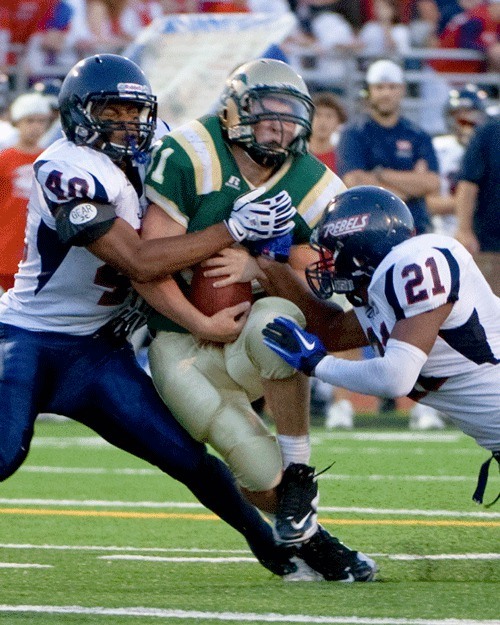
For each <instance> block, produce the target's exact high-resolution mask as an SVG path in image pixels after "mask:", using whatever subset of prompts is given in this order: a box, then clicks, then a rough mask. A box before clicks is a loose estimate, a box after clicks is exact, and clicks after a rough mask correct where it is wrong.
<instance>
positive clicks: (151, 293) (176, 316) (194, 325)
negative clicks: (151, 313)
mask: <svg viewBox="0 0 500 625" xmlns="http://www.w3.org/2000/svg"><path fill="white" fill-rule="evenodd" d="M133 286H134V288H135V289H136V291H137V292H138V293H139V295H142V297H143V298H144V299H145V300H146V302H147V303H148V304H149V305H150V306H152V307H153V308H154V309H155V310H156V311H157V312H159V313H160V314H161V315H163V316H164V317H167V318H168V319H170V320H171V321H174V322H175V323H177V324H178V325H180V326H181V327H183V328H186V330H188V331H189V332H191V333H197V332H199V331H200V329H201V328H202V326H203V323H204V321H205V315H203V314H202V313H201V312H200V311H199V310H198V309H196V308H195V307H194V306H193V305H192V304H191V303H190V302H189V301H188V300H187V299H186V298H185V297H184V294H183V293H182V291H181V290H180V288H179V285H178V284H177V283H176V281H175V280H174V279H173V278H167V279H166V280H163V281H161V282H147V283H142V284H141V283H137V282H134V283H133Z"/></svg>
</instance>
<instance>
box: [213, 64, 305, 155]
mask: <svg viewBox="0 0 500 625" xmlns="http://www.w3.org/2000/svg"><path fill="white" fill-rule="evenodd" d="M313 109H314V107H313V104H312V101H311V98H310V96H309V92H308V90H307V87H306V85H305V83H304V81H303V80H302V78H300V76H298V75H297V74H296V73H295V71H294V70H293V69H292V68H291V67H290V66H289V65H287V64H286V63H283V62H281V61H275V60H271V59H258V60H256V61H251V62H250V63H246V64H244V65H242V66H241V67H239V68H238V69H236V70H235V71H234V72H233V73H232V74H231V76H230V77H229V78H228V80H227V82H226V87H225V89H224V91H223V93H222V96H221V106H220V110H219V117H220V119H221V123H222V126H223V128H224V130H225V132H226V133H227V137H228V139H229V141H231V142H233V143H237V144H239V145H241V146H242V147H243V148H244V149H245V150H246V151H247V152H248V153H249V154H250V156H251V157H252V158H253V159H254V160H255V161H257V162H258V163H260V164H262V165H271V166H275V165H279V164H281V163H283V162H284V161H285V159H286V158H287V157H288V156H289V155H290V154H305V153H306V152H307V140H308V138H309V136H310V134H311V120H312V113H313ZM264 122H269V124H268V125H267V127H268V129H269V128H271V127H272V128H273V131H272V132H271V131H270V130H268V132H267V133H266V132H265V130H264Z"/></svg>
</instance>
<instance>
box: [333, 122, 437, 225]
mask: <svg viewBox="0 0 500 625" xmlns="http://www.w3.org/2000/svg"><path fill="white" fill-rule="evenodd" d="M337 154H338V174H339V176H340V177H341V178H343V177H344V176H345V175H346V174H347V173H349V172H350V171H354V170H356V169H362V170H364V171H372V170H373V169H375V167H387V168H388V169H395V170H398V171H410V170H412V169H413V168H414V166H415V164H416V162H417V161H418V160H420V159H423V160H425V161H426V162H427V166H428V168H429V170H430V171H434V172H436V173H437V172H438V171H439V166H438V162H437V157H436V153H435V151H434V147H433V146H432V140H431V137H430V136H429V135H428V134H427V133H426V132H425V131H424V130H422V129H421V128H419V127H418V126H416V125H415V124H413V123H412V122H411V121H409V120H407V119H405V118H404V117H400V118H399V121H398V123H397V124H396V125H395V126H394V127H392V128H385V127H383V126H381V125H380V124H378V123H377V122H376V121H375V120H373V119H372V118H371V117H370V116H368V115H366V116H363V117H361V118H360V119H358V120H356V121H354V122H353V123H351V124H349V125H348V126H347V127H346V128H345V129H344V130H343V131H342V134H341V136H340V142H339V145H338V147H337ZM406 203H407V205H408V208H409V209H410V211H411V214H412V215H413V219H414V220H415V227H416V229H417V234H422V233H424V232H426V231H428V230H429V229H430V218H429V215H428V213H427V206H426V203H425V199H424V198H423V197H420V198H410V199H408V200H407V201H406Z"/></svg>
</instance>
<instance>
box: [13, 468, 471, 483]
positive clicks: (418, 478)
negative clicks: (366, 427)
mask: <svg viewBox="0 0 500 625" xmlns="http://www.w3.org/2000/svg"><path fill="white" fill-rule="evenodd" d="M19 471H21V472H25V473H56V474H58V473H60V474H70V475H71V474H75V475H79V474H81V475H130V476H139V477H141V476H146V477H150V476H151V475H156V476H158V477H163V475H164V474H163V473H162V472H161V471H160V470H159V469H153V468H151V469H147V468H144V469H127V468H122V469H112V468H111V469H107V468H104V467H60V466H47V465H29V464H26V465H23V466H21V467H20V468H19ZM319 479H320V480H354V481H358V482H359V481H373V482H382V481H388V482H475V481H476V480H477V477H476V476H474V475H376V474H370V475H348V474H338V473H333V474H330V473H325V474H323V475H321V476H320V478H319Z"/></svg>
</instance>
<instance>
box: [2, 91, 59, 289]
mask: <svg viewBox="0 0 500 625" xmlns="http://www.w3.org/2000/svg"><path fill="white" fill-rule="evenodd" d="M10 117H11V120H12V123H13V124H14V125H15V126H16V128H17V130H18V133H19V134H18V139H17V143H16V144H15V145H14V146H12V147H11V148H7V149H6V150H3V151H2V152H0V189H2V194H1V195H0V232H1V233H2V235H1V237H0V288H1V289H3V290H7V289H9V288H10V287H11V286H13V284H14V274H15V273H16V271H17V265H18V263H19V261H20V260H21V258H22V255H23V247H24V229H25V226H26V207H27V204H28V199H29V194H30V190H31V185H32V181H33V167H32V165H33V162H34V160H35V159H36V157H37V156H38V155H39V154H41V152H42V149H41V148H40V145H39V141H40V138H41V137H42V135H43V134H44V132H45V131H46V130H47V127H48V125H49V120H50V104H49V101H48V99H47V98H45V97H43V96H42V95H40V94H38V93H27V94H24V95H21V96H19V97H18V98H16V99H15V100H14V102H13V103H12V105H11V107H10Z"/></svg>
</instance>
